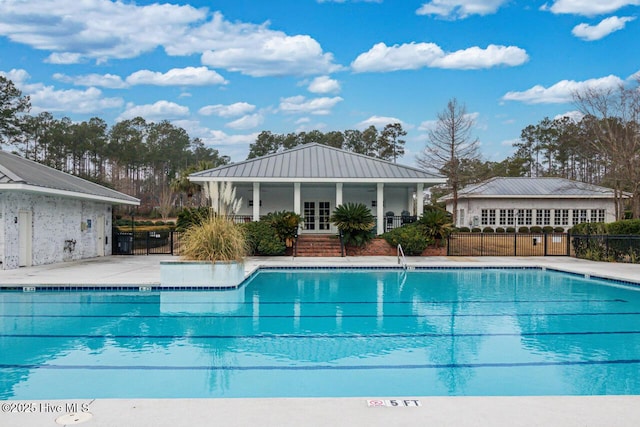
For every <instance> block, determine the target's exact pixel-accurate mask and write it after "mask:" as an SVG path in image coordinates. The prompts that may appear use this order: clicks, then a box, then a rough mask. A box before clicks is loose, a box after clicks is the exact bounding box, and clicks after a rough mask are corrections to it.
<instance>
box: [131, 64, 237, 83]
mask: <svg viewBox="0 0 640 427" xmlns="http://www.w3.org/2000/svg"><path fill="white" fill-rule="evenodd" d="M127 83H129V84H130V85H144V84H147V85H156V86H205V85H220V84H227V83H228V82H227V81H226V80H225V79H224V77H222V76H221V75H220V74H218V73H216V72H215V71H213V70H210V69H208V68H207V67H186V68H173V69H171V70H169V71H167V72H166V73H159V72H156V71H149V70H140V71H136V72H135V73H133V74H131V75H130V76H129V77H127Z"/></svg>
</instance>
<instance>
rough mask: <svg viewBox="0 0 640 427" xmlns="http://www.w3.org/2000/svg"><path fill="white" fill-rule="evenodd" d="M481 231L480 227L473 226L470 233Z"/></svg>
mask: <svg viewBox="0 0 640 427" xmlns="http://www.w3.org/2000/svg"><path fill="white" fill-rule="evenodd" d="M481 231H482V230H481V229H480V227H473V228H472V229H471V232H472V233H480V232H481Z"/></svg>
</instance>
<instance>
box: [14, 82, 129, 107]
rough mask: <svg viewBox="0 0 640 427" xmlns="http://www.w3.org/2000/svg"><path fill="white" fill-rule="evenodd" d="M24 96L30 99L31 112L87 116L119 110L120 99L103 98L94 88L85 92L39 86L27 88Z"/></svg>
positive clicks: (121, 102)
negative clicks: (60, 112) (114, 109)
mask: <svg viewBox="0 0 640 427" xmlns="http://www.w3.org/2000/svg"><path fill="white" fill-rule="evenodd" d="M29 89H30V90H29V92H27V93H26V94H27V95H29V97H30V98H31V112H32V113H35V114H37V113H41V112H43V111H48V112H52V113H54V112H58V111H63V112H65V113H69V112H71V113H79V114H89V113H98V112H102V111H104V110H107V109H111V108H119V107H121V106H122V104H123V103H124V101H123V100H122V98H104V97H103V95H102V91H101V90H100V89H96V88H94V87H90V88H87V89H86V90H77V89H69V90H55V89H54V88H53V86H44V85H40V84H36V85H32V86H31V87H29Z"/></svg>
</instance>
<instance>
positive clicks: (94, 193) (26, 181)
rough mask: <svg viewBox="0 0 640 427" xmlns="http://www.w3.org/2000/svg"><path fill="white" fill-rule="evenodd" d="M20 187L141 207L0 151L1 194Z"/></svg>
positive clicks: (112, 192)
mask: <svg viewBox="0 0 640 427" xmlns="http://www.w3.org/2000/svg"><path fill="white" fill-rule="evenodd" d="M18 186H19V187H20V188H23V189H26V190H31V191H39V190H40V191H43V192H48V193H58V194H66V195H68V196H72V197H79V198H84V199H94V200H96V199H98V200H102V201H107V202H112V203H116V204H117V203H122V204H128V205H138V204H140V201H139V200H138V199H136V198H135V197H131V196H129V195H126V194H124V193H120V192H119V191H115V190H112V189H110V188H107V187H104V186H102V185H98V184H95V183H93V182H90V181H87V180H85V179H82V178H78V177H77V176H73V175H70V174H68V173H65V172H61V171H59V170H56V169H53V168H50V167H48V166H45V165H43V164H40V163H37V162H34V161H32V160H27V159H25V158H22V157H20V156H17V155H15V154H11V153H8V152H6V151H1V150H0V190H3V189H16V188H18ZM69 193H72V194H69Z"/></svg>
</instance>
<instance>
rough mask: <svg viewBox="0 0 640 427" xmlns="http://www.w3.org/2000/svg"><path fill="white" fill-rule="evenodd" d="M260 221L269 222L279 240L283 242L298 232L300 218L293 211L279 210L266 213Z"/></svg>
mask: <svg viewBox="0 0 640 427" xmlns="http://www.w3.org/2000/svg"><path fill="white" fill-rule="evenodd" d="M260 221H264V222H266V223H267V224H269V225H270V226H271V227H272V228H273V229H274V230H275V232H276V234H277V235H278V237H280V240H282V241H283V242H284V241H286V240H287V239H291V238H293V237H295V235H296V234H298V226H299V225H300V223H301V222H302V218H301V217H300V215H298V214H297V213H295V212H289V211H279V212H270V213H268V214H267V215H265V217H264V218H262V219H261V220H260Z"/></svg>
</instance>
